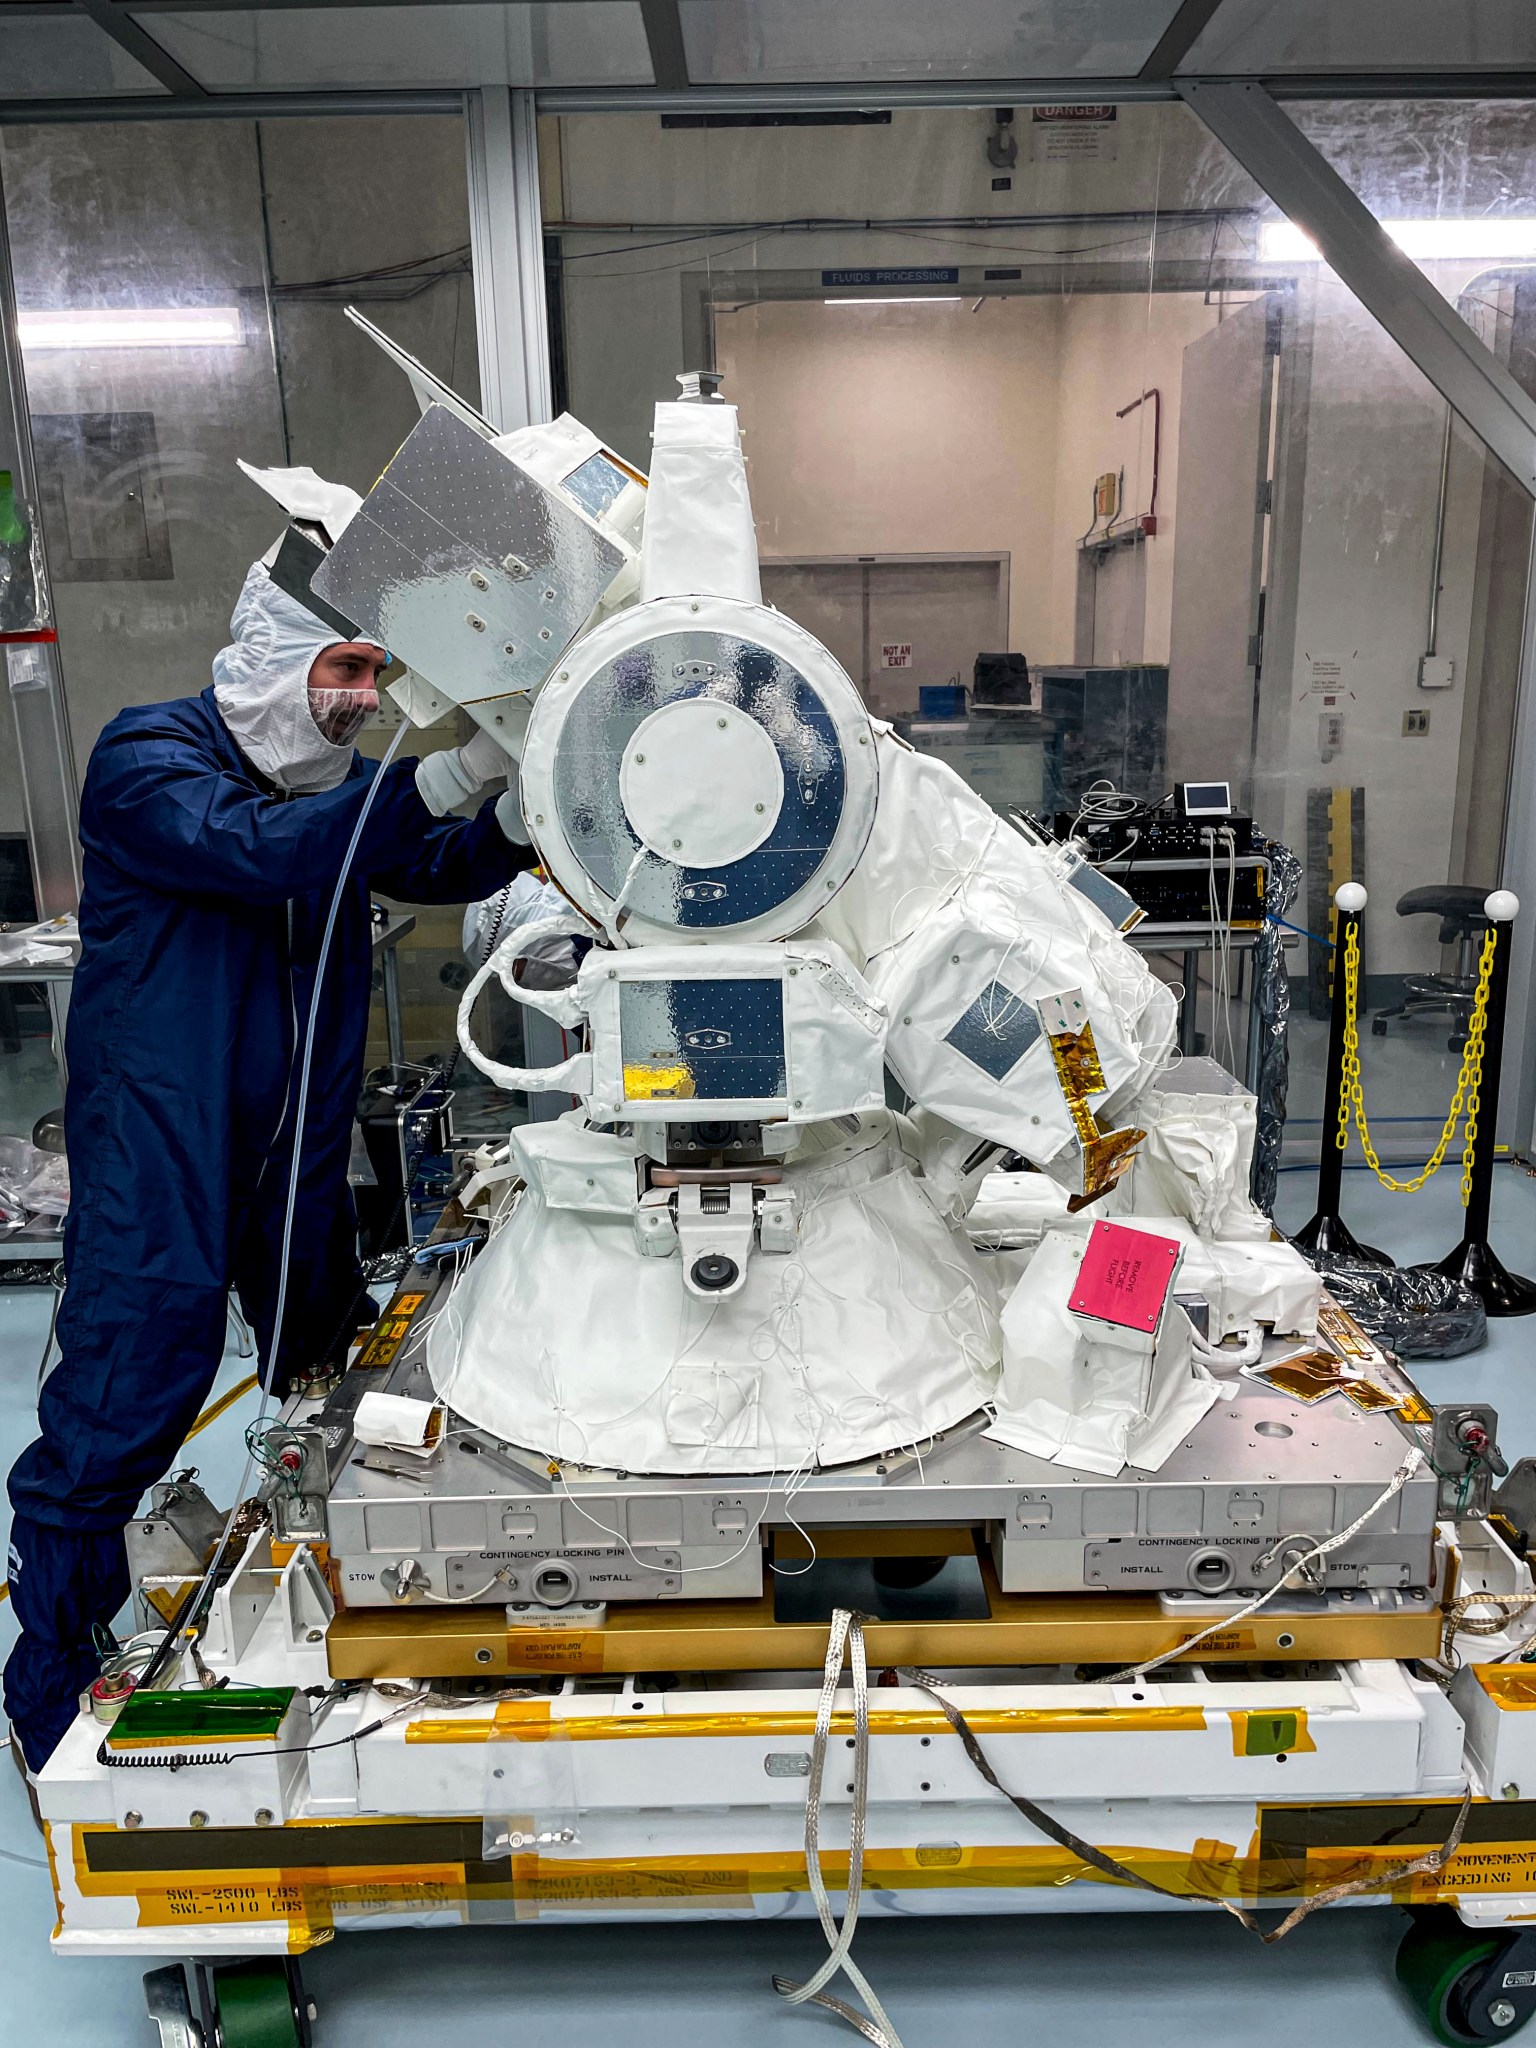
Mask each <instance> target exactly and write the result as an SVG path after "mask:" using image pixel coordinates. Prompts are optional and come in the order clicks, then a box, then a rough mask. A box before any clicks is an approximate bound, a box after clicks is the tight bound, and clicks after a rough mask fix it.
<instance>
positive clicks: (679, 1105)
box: [458, 912, 885, 1124]
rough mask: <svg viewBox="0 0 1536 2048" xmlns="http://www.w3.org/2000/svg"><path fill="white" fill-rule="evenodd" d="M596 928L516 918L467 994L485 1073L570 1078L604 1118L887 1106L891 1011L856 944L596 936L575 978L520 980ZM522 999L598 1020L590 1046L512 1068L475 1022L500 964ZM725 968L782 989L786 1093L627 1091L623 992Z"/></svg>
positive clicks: (465, 1038) (466, 1038)
mask: <svg viewBox="0 0 1536 2048" xmlns="http://www.w3.org/2000/svg"><path fill="white" fill-rule="evenodd" d="M589 931H590V926H588V925H587V924H586V923H585V922H584V921H583V920H582V919H581V918H579V917H577V916H576V915H575V914H574V913H572V912H567V913H565V914H564V915H562V916H556V917H552V918H548V919H545V920H542V921H540V922H538V923H532V922H530V923H527V924H520V925H518V926H515V927H514V928H513V929H512V931H510V932H509V934H508V935H507V937H506V938H504V939H503V940H502V941H501V942H500V944H499V946H498V947H497V950H496V951H495V952H494V953H492V954H491V956H490V958H489V959H488V960H487V961H486V962H485V964H484V965H483V966H482V967H480V968H479V970H478V971H477V972H476V974H475V975H474V977H473V979H472V980H471V981H470V983H469V986H468V987H467V988H466V989H465V991H464V993H463V995H462V996H461V997H460V998H459V1016H458V1032H459V1044H460V1045H461V1046H462V1048H463V1049H464V1051H465V1052H466V1053H467V1054H468V1056H469V1058H470V1059H471V1060H472V1061H473V1062H474V1064H475V1065H476V1066H477V1067H478V1068H479V1069H480V1071H481V1072H482V1073H483V1074H487V1075H489V1076H490V1078H491V1079H492V1080H493V1081H495V1082H496V1083H497V1085H498V1086H499V1087H502V1088H528V1089H533V1090H536V1091H537V1090H545V1089H562V1090H563V1089H569V1090H570V1091H571V1092H572V1093H573V1094H577V1095H583V1096H585V1097H586V1098H587V1103H588V1107H589V1108H590V1110H591V1112H592V1117H593V1120H594V1121H595V1122H599V1123H605V1122H609V1121H612V1120H614V1119H617V1118H627V1117H631V1116H634V1115H636V1114H644V1115H647V1116H650V1115H657V1116H662V1117H666V1116H668V1115H671V1116H674V1117H679V1118H684V1119H691V1118H693V1117H695V1116H698V1115H699V1114H700V1113H701V1112H702V1113H703V1114H706V1115H710V1116H724V1117H752V1118H755V1117H760V1116H768V1117H772V1118H774V1119H784V1120H787V1121H788V1122H790V1123H801V1124H803V1123H813V1122H815V1121H816V1120H817V1119H823V1118H829V1117H837V1116H846V1115H850V1114H854V1115H856V1114H858V1113H859V1112H860V1111H862V1110H872V1109H879V1108H881V1107H882V1106H883V1105H884V1101H885V1076H884V1065H883V1054H884V1046H885V1011H884V1008H883V1006H882V1005H881V1003H880V1001H879V998H878V997H876V996H875V995H874V994H873V993H872V992H871V990H870V989H869V988H868V986H867V985H866V984H865V982H864V981H863V980H862V978H861V977H860V976H859V975H857V974H856V973H855V972H854V970H853V968H852V967H851V966H850V964H849V962H848V958H847V956H846V954H844V953H843V952H842V951H841V949H840V948H839V947H837V946H835V945H833V944H832V942H831V941H830V940H829V939H810V938H807V939H793V940H790V941H788V942H787V943H786V944H784V945H777V946H753V945H745V944H741V945H720V946H709V947H703V946H637V947H635V948H633V949H632V950H629V951H620V952H611V951H609V950H607V949H606V948H598V947H594V948H593V950H592V951H591V952H590V953H589V954H588V955H587V957H586V959H585V960H584V961H583V962H582V964H581V969H580V972H579V973H578V974H577V977H576V980H575V982H574V984H573V985H572V986H570V987H569V988H563V989H558V990H540V989H534V988H530V987H527V986H526V985H524V984H523V983H521V982H519V981H518V980H517V979H516V975H515V968H516V964H517V962H518V961H519V960H520V959H523V958H525V957H526V958H531V957H533V956H534V949H535V947H538V946H540V945H542V944H543V943H544V942H545V941H547V940H548V939H549V938H552V937H559V936H565V935H578V936H579V935H584V934H586V933H588V932H589ZM493 974H496V975H499V976H500V978H501V983H502V986H503V987H504V988H505V989H506V991H507V993H508V995H510V996H511V997H512V998H513V1000H514V1001H516V1002H520V1003H523V1004H525V1005H527V1007H528V1008H530V1009H535V1010H542V1011H543V1012H544V1014H545V1015H546V1016H547V1017H551V1018H553V1020H554V1021H555V1023H557V1024H559V1025H560V1026H561V1027H562V1028H563V1029H565V1030H567V1031H571V1030H574V1029H575V1028H576V1027H577V1026H578V1025H580V1024H582V1023H586V1024H587V1026H588V1033H587V1035H588V1041H589V1046H590V1050H588V1051H587V1052H583V1053H576V1054H574V1055H573V1056H572V1057H571V1058H570V1059H567V1060H566V1061H564V1062H563V1063H562V1065H560V1066H559V1067H549V1068H545V1069H542V1070H541V1069H530V1068H524V1067H505V1066H503V1065H501V1063H500V1062H499V1061H497V1060H493V1059H491V1058H490V1057H489V1055H488V1054H486V1053H484V1052H483V1051H482V1050H481V1049H480V1047H479V1046H478V1045H477V1044H476V1043H475V1040H474V1036H473V1032H472V1029H471V1025H472V1022H473V1016H474V1007H475V1002H476V1000H477V998H478V996H479V993H480V990H481V989H482V988H483V987H484V985H485V983H486V982H487V981H488V980H489V979H490V977H491V976H492V975H493ZM704 978H712V979H713V978H718V979H722V980H726V981H752V980H759V981H771V982H774V983H777V984H778V985H779V986H780V987H781V988H782V991H783V1020H784V1069H785V1093H784V1095H783V1096H782V1097H774V1098H769V1099H766V1100H765V1099H761V1098H745V1097H743V1098H732V1099H730V1100H726V1099H722V1098H719V1097H715V1096H709V1097H682V1096H672V1097H666V1098H663V1097H660V1096H658V1097H656V1098H655V1099H647V1098H642V1097H636V1098H635V1099H633V1100H631V1099H629V1098H627V1097H626V1095H625V1092H624V1091H625V1086H626V1074H627V1071H628V1069H627V1066H626V1059H627V1055H626V1049H625V1046H624V1040H623V1030H622V1013H621V1003H622V1000H623V991H624V989H625V988H626V986H632V985H633V984H635V983H642V984H643V983H647V982H657V983H663V984H664V983H666V982H668V981H673V980H678V981H688V980H696V979H704Z"/></svg>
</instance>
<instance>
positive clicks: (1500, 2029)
mask: <svg viewBox="0 0 1536 2048" xmlns="http://www.w3.org/2000/svg"><path fill="white" fill-rule="evenodd" d="M1507 1943H1508V1936H1507V1934H1505V1933H1504V1932H1503V1931H1502V1930H1500V1931H1499V1932H1497V1933H1492V1934H1478V1933H1476V1932H1475V1931H1474V1930H1473V1929H1472V1928H1470V1927H1466V1926H1464V1925H1463V1924H1462V1922H1461V1921H1460V1920H1459V1919H1458V1918H1457V1916H1456V1915H1455V1913H1453V1912H1452V1911H1451V1910H1450V1909H1449V1908H1445V1909H1436V1910H1434V1911H1432V1912H1426V1913H1423V1914H1421V1915H1419V1916H1418V1917H1417V1918H1416V1919H1415V1921H1414V1924H1413V1926H1412V1927H1410V1928H1409V1930H1408V1932H1407V1933H1406V1934H1405V1935H1404V1936H1403V1939H1402V1942H1401V1944H1400V1945H1399V1947H1398V1951H1397V1976H1398V1982H1399V1983H1400V1984H1401V1985H1402V1987H1403V1989H1404V1990H1405V1991H1406V1992H1407V1994H1408V1996H1409V1998H1410V1999H1411V2000H1412V2001H1413V2003H1414V2005H1415V2006H1416V2007H1417V2008H1418V2010H1419V2011H1420V2012H1421V2013H1422V2014H1423V2016H1424V2018H1425V2020H1426V2021H1427V2023H1428V2025H1429V2030H1430V2032H1431V2033H1432V2034H1433V2035H1434V2037H1435V2039H1436V2040H1437V2041H1442V2042H1444V2043H1445V2048H1469V2044H1473V2043H1480V2042H1486V2041H1507V2040H1509V2039H1511V2038H1512V2037H1513V2036H1514V2035H1515V2034H1518V2033H1519V2031H1520V2029H1521V2028H1522V2027H1523V2026H1524V2025H1525V2023H1526V2021H1527V2020H1528V2019H1529V2018H1530V2016H1531V2010H1532V2007H1531V2001H1530V1993H1529V1992H1528V1991H1527V1992H1525V1993H1524V1994H1520V1993H1517V1994H1516V1996H1515V1998H1511V1997H1509V1996H1508V1995H1506V1994H1505V1993H1503V1992H1501V1991H1500V1990H1499V1988H1498V1984H1497V1976H1496V1974H1495V1977H1494V1979H1493V1980H1492V1982H1490V1981H1489V1977H1488V1967H1487V1966H1488V1964H1489V1963H1490V1962H1491V1961H1492V1960H1493V1958H1494V1957H1495V1956H1496V1955H1497V1954H1498V1953H1499V1951H1500V1949H1501V1948H1504V1947H1505V1946H1506V1945H1507ZM1517 2001H1518V2002H1517Z"/></svg>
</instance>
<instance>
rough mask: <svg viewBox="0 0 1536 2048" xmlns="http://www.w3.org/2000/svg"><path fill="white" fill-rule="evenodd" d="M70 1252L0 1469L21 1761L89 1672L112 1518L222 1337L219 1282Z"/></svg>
mask: <svg viewBox="0 0 1536 2048" xmlns="http://www.w3.org/2000/svg"><path fill="white" fill-rule="evenodd" d="M72 1264H73V1267H74V1271H75V1273H76V1274H77V1275H78V1278H77V1279H75V1280H73V1281H72V1282H71V1284H70V1285H69V1287H68V1288H66V1290H65V1295H64V1301H63V1304H62V1306H61V1308H60V1311H59V1325H58V1337H59V1345H60V1351H61V1354H62V1355H61V1357H60V1360H59V1363H58V1364H57V1365H56V1366H55V1367H54V1369H53V1371H52V1373H50V1375H49V1376H48V1379H47V1380H46V1381H45V1383H44V1386H43V1392H42V1397H41V1399H40V1401H39V1403H38V1422H39V1425H40V1431H41V1433H40V1435H39V1436H38V1438H37V1440H36V1441H35V1442H34V1443H32V1444H31V1445H29V1447H28V1448H27V1449H26V1450H25V1451H23V1453H22V1454H21V1456H20V1458H18V1460H17V1461H16V1464H15V1466H14V1468H13V1469H12V1472H11V1477H10V1496H11V1505H12V1508H13V1509H14V1511H15V1519H14V1521H13V1523H12V1528H11V1549H10V1560H9V1580H10V1586H11V1599H12V1604H13V1607H14V1610H15V1614H16V1619H17V1621H18V1623H19V1624H20V1627H21V1637H20V1640H19V1641H18V1642H17V1643H16V1645H15V1647H14V1649H13V1650H12V1652H11V1655H10V1659H9V1661H8V1662H7V1664H6V1667H5V1709H6V1713H7V1714H8V1715H9V1717H10V1720H11V1723H12V1726H13V1727H14V1728H15V1730H16V1731H17V1733H18V1734H19V1736H20V1738H21V1746H22V1751H23V1754H24V1755H25V1757H26V1759H27V1761H28V1763H29V1764H31V1765H32V1767H33V1768H34V1769H37V1768H40V1767H41V1765H42V1764H43V1763H44V1762H45V1761H46V1759H47V1757H48V1756H49V1755H50V1754H51V1753H52V1751H53V1749H54V1748H55V1746H56V1745H57V1743H58V1741H59V1739H60V1737H61V1736H62V1735H63V1734H64V1732H65V1730H66V1729H67V1728H68V1727H69V1724H70V1722H71V1721H72V1720H73V1718H74V1714H75V1709H76V1698H77V1695H78V1694H79V1693H80V1691H81V1690H82V1689H83V1688H84V1687H85V1686H86V1685H88V1684H89V1683H90V1681H91V1679H92V1678H94V1677H95V1675H96V1671H97V1664H98V1660H97V1655H96V1652H95V1649H94V1646H93V1643H92V1629H93V1627H94V1626H95V1625H96V1624H98V1623H99V1624H100V1625H101V1626H103V1627H110V1626H111V1624H112V1622H113V1620H114V1618H115V1617H116V1615H117V1613H118V1610H119V1609H120V1608H121V1606H122V1604H123V1601H124V1599H125V1598H126V1596H127V1592H128V1569H127V1564H126V1561H125V1558H124V1553H123V1533H122V1532H123V1525H124V1523H125V1522H126V1521H127V1520H128V1519H129V1518H130V1516H132V1515H133V1514H134V1513H135V1512H136V1510H137V1508H138V1504H139V1501H140V1498H141V1497H142V1495H143V1494H144V1492H145V1490H146V1488H147V1487H149V1486H151V1485H153V1483H154V1482H155V1481H156V1480H157V1479H160V1478H162V1477H163V1476H164V1474H165V1472H166V1471H167V1469H168V1468H169V1467H170V1466H171V1464H172V1463H173V1462H174V1461H175V1457H176V1453H177V1451H178V1450H179V1449H180V1447H181V1445H182V1443H183V1442H184V1441H185V1439H186V1434H187V1431H188V1430H189V1429H190V1427H191V1426H192V1423H193V1422H194V1421H195V1420H196V1418H197V1412H198V1410H199V1408H200V1407H201V1406H202V1404H203V1402H204V1401H205V1400H206V1399H207V1396H208V1391H209V1388H210V1387H211V1386H212V1384H213V1380H214V1376H215V1375H216V1373H217V1371H218V1367H219V1361H220V1359H221V1357H222V1356H223V1351H224V1329H225V1315H226V1297H225V1293H224V1290H223V1289H222V1288H209V1287H191V1286H183V1285H180V1284H178V1283H176V1282H170V1281H160V1280H145V1279H144V1278H142V1277H141V1276H130V1275H127V1274H121V1273H114V1272H111V1271H110V1270H104V1269H103V1268H102V1266H101V1265H100V1264H99V1262H98V1261H97V1260H95V1259H94V1258H89V1257H88V1258H84V1259H82V1258H80V1257H78V1256H77V1257H76V1258H75V1259H74V1260H73V1261H72Z"/></svg>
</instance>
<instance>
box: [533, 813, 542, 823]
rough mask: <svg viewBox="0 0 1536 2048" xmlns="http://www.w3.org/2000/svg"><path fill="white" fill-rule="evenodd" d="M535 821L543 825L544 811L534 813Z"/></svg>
mask: <svg viewBox="0 0 1536 2048" xmlns="http://www.w3.org/2000/svg"><path fill="white" fill-rule="evenodd" d="M533 822H534V823H535V825H542V824H543V822H544V813H543V812H542V811H538V812H536V813H535V815H534V820H533Z"/></svg>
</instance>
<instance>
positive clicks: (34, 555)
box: [0, 178, 80, 917]
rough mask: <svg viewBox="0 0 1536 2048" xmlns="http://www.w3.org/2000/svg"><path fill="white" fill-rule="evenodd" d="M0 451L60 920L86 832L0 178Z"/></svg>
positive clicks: (32, 801)
mask: <svg viewBox="0 0 1536 2048" xmlns="http://www.w3.org/2000/svg"><path fill="white" fill-rule="evenodd" d="M0 450H5V451H6V454H7V458H8V460H7V462H6V465H5V466H8V467H9V468H10V470H11V474H12V488H13V490H14V493H15V497H16V501H17V504H18V508H19V509H20V511H21V514H22V517H23V519H24V520H25V521H26V524H27V526H28V528H29V529H30V536H31V548H30V557H31V570H32V580H33V584H34V587H35V593H36V595H35V602H34V605H33V617H32V621H31V628H30V631H29V633H28V637H26V638H20V637H17V638H8V639H7V642H6V645H5V646H4V648H3V649H0V675H3V679H4V681H5V684H6V694H7V695H8V696H9V698H10V703H11V716H12V719H13V721H14V724H15V730H16V758H17V761H18V763H19V765H20V769H21V797H22V808H23V812H24V814H25V818H26V826H27V850H28V853H29V855H30V857H31V862H32V888H33V893H34V895H35V897H36V899H37V910H38V915H39V916H41V917H60V916H62V915H64V914H65V913H66V912H67V911H72V910H75V909H78V907H79V903H80V830H79V807H78V802H77V797H76V786H75V756H74V747H73V744H72V743H71V740H70V733H69V711H68V708H67V706H66V704H65V701H64V674H63V670H62V668H61V666H60V663H59V648H58V642H57V640H56V639H55V638H54V615H53V605H52V601H51V598H50V595H49V590H48V561H47V552H46V549H45V548H44V545H43V519H42V507H41V505H40V503H39V501H38V495H37V465H36V463H35V461H34V460H33V454H32V418H31V414H30V411H29V410H28V406H27V385H26V377H25V373H24V370H23V366H22V357H21V337H20V334H19V332H18V328H17V321H16V278H15V273H14V272H13V270H12V268H11V237H10V227H9V223H8V221H7V217H6V210H5V185H4V181H3V178H0Z"/></svg>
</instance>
